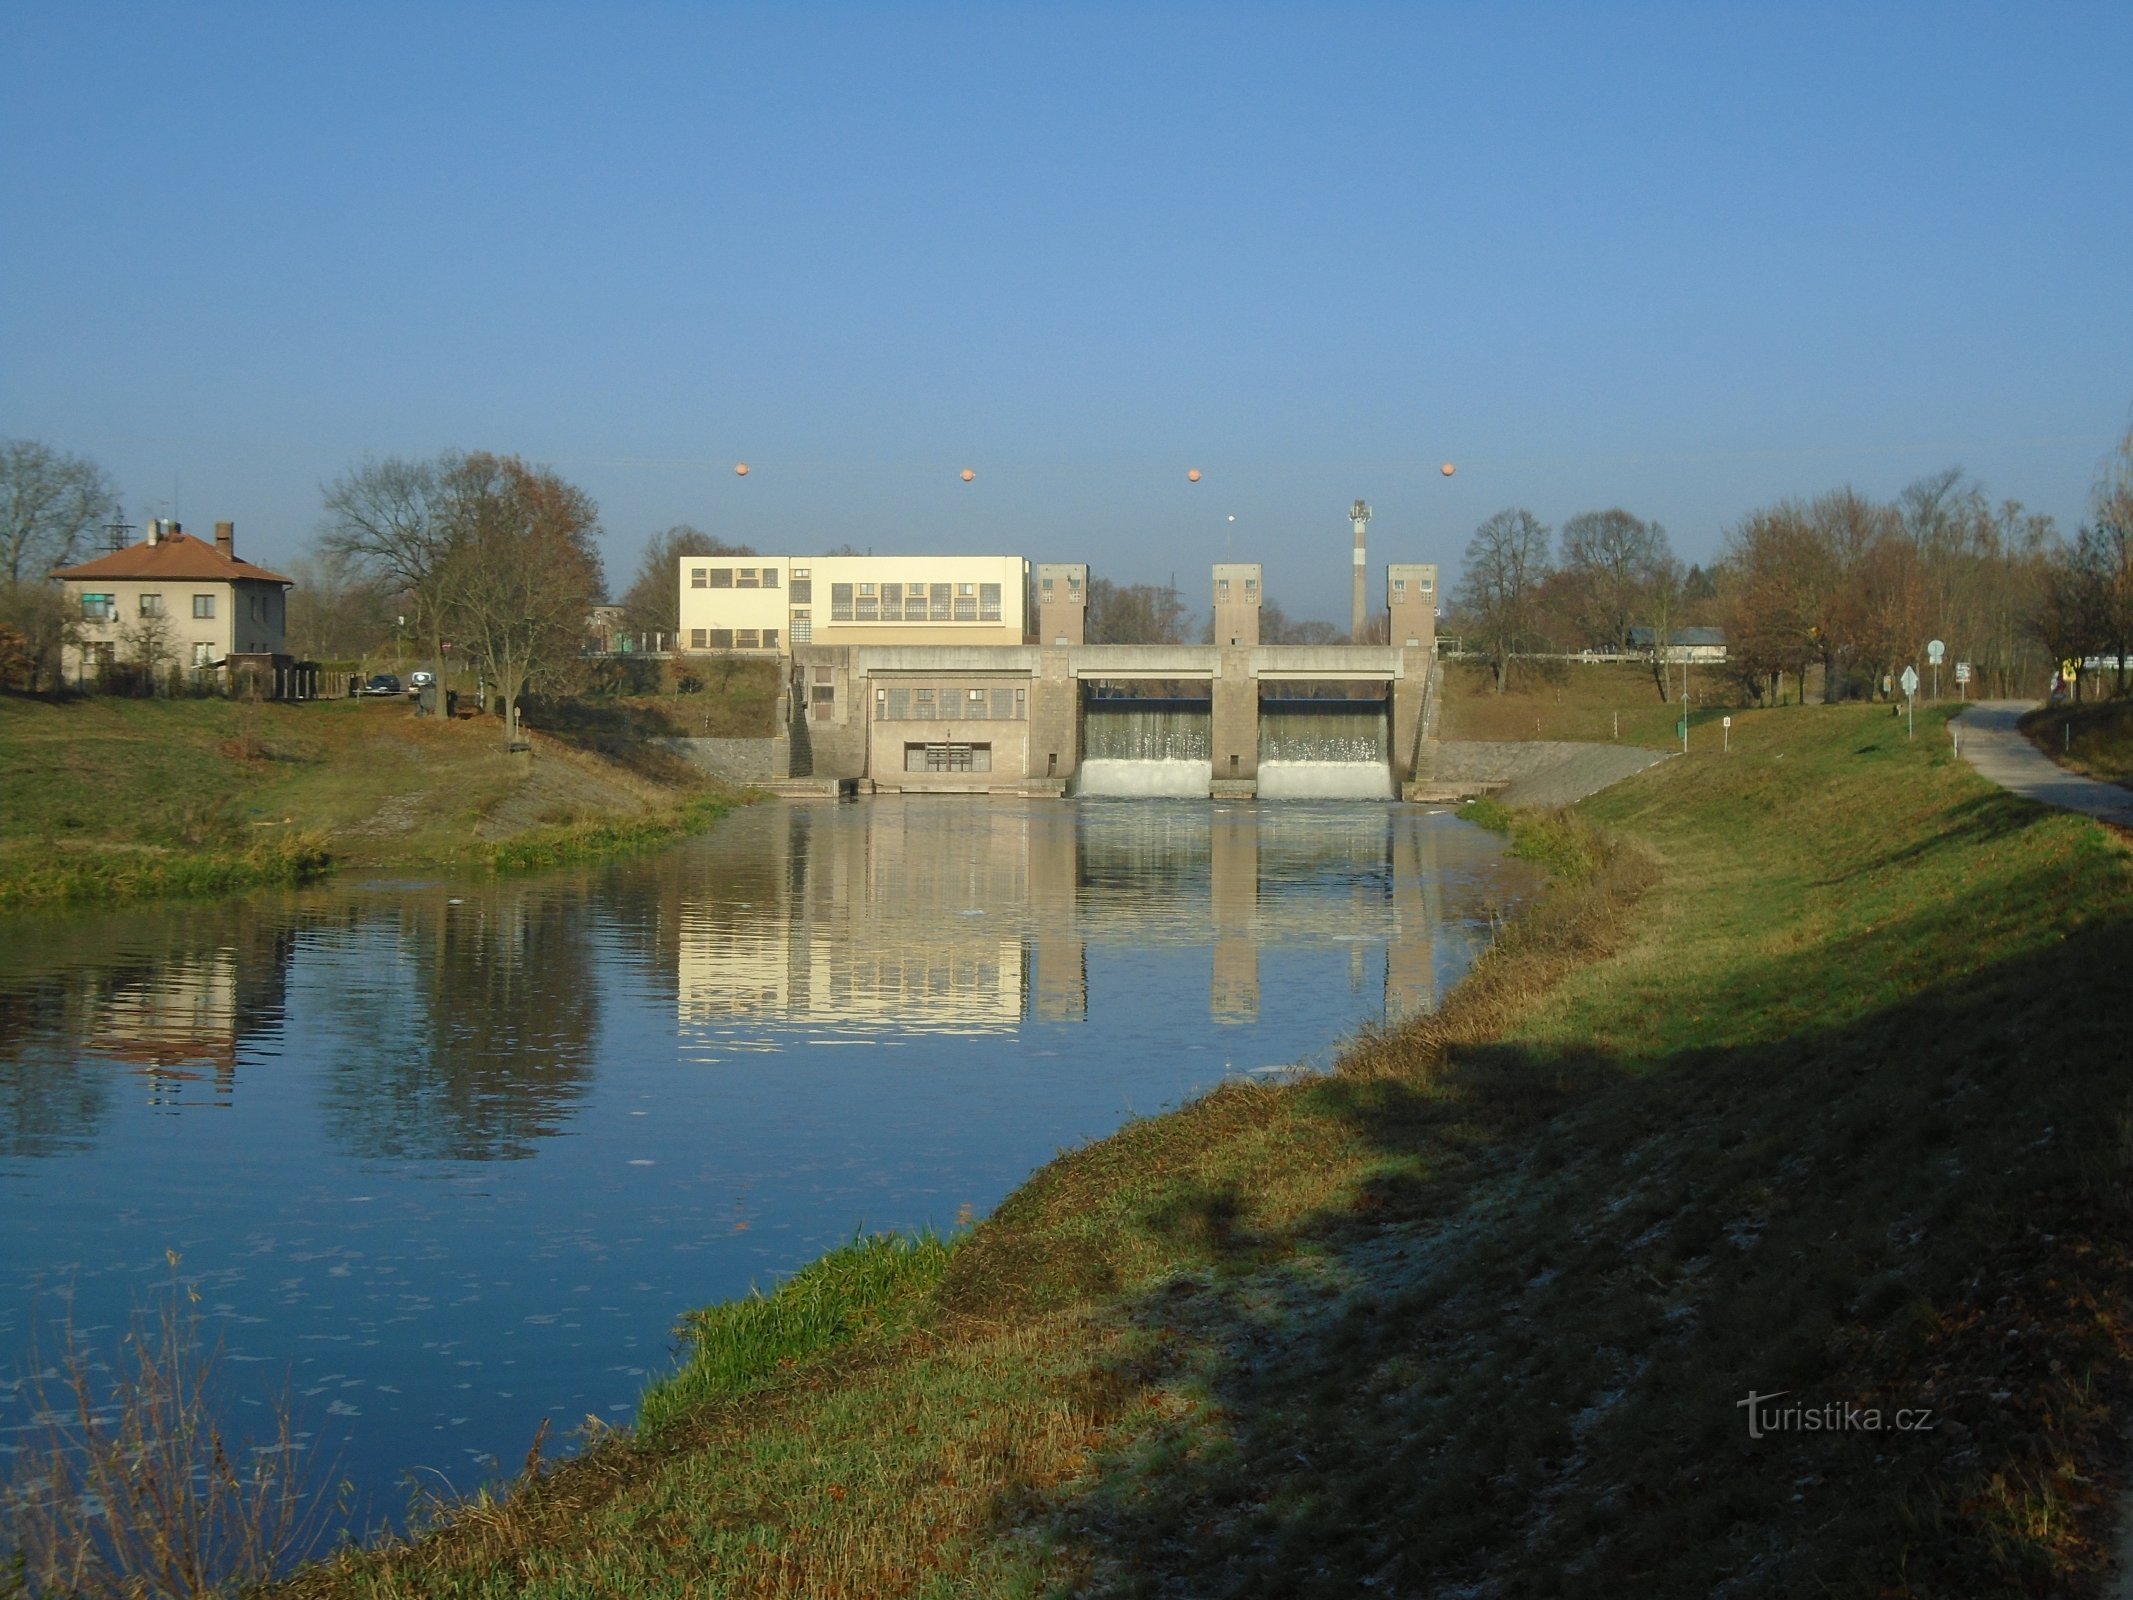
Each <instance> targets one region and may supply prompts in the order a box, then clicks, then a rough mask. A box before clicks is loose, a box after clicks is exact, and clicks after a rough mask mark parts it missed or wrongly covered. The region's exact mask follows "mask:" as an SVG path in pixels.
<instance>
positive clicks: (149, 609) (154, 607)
mask: <svg viewBox="0 0 2133 1600" xmlns="http://www.w3.org/2000/svg"><path fill="white" fill-rule="evenodd" d="M162 614H163V597H162V596H161V595H159V594H144V595H142V596H141V615H142V616H144V617H160V616H161V615H162Z"/></svg>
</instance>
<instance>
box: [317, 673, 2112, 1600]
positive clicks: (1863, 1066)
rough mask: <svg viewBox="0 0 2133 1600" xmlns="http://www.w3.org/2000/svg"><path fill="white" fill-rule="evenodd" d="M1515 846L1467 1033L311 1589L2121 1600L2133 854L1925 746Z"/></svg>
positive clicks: (1259, 1100) (920, 1277)
mask: <svg viewBox="0 0 2133 1600" xmlns="http://www.w3.org/2000/svg"><path fill="white" fill-rule="evenodd" d="M1508 821H1509V825H1510V827H1511V829H1512V831H1513V837H1514V840H1517V841H1520V842H1521V843H1525V842H1530V843H1531V845H1532V847H1533V848H1536V849H1538V850H1540V851H1541V852H1542V853H1543V858H1544V859H1547V860H1549V861H1551V862H1552V863H1553V864H1554V866H1555V868H1556V871H1557V880H1556V882H1555V885H1554V887H1553V888H1552V889H1551V890H1550V892H1549V895H1548V897H1547V898H1546V899H1545V900H1544V901H1543V902H1542V903H1541V904H1540V905H1539V906H1538V907H1537V908H1535V909H1534V911H1533V912H1532V913H1531V914H1529V915H1528V916H1527V917H1525V918H1524V919H1523V920H1521V921H1520V922H1518V923H1516V924H1514V925H1512V926H1511V928H1510V929H1508V930H1507V931H1506V933H1505V934H1504V936H1503V937H1502V938H1501V939H1500V940H1499V941H1498V943H1497V945H1496V946H1495V948H1494V949H1493V950H1491V951H1490V952H1489V953H1488V955H1487V956H1486V957H1485V958H1484V959H1483V961H1482V962H1481V963H1480V964H1479V966H1478V967H1477V968H1476V970H1475V972H1474V974H1473V975H1472V976H1470V978H1469V979H1468V980H1467V981H1466V982H1465V983H1463V984H1462V985H1461V986H1460V987H1459V988H1458V989H1457V990H1455V991H1454V992H1453V994H1452V995H1451V996H1450V997H1449V999H1448V1001H1447V1004H1446V1006H1445V1007H1444V1009H1443V1010H1442V1011H1441V1012H1440V1013H1438V1014H1437V1015H1435V1016H1432V1017H1428V1018H1422V1019H1417V1020H1415V1021H1414V1022H1412V1023H1410V1024H1408V1025H1405V1026H1403V1027H1400V1028H1391V1029H1382V1030H1372V1031H1368V1032H1366V1033H1365V1034H1364V1035H1362V1036H1360V1037H1359V1038H1357V1039H1355V1040H1353V1041H1351V1042H1350V1044H1349V1046H1348V1048H1347V1049H1346V1050H1345V1051H1344V1052H1343V1054H1342V1057H1341V1059H1340V1061H1339V1064H1338V1067H1337V1070H1336V1071H1335V1072H1334V1073H1333V1074H1331V1075H1330V1076H1328V1077H1325V1078H1323V1079H1319V1080H1314V1081H1309V1082H1304V1083H1299V1084H1294V1085H1289V1086H1269V1085H1264V1084H1256V1083H1255V1084H1234V1085H1230V1086H1227V1087H1224V1088H1223V1089H1221V1090H1219V1091H1217V1092H1216V1093H1214V1094H1211V1095H1209V1096H1208V1097H1206V1098H1205V1099H1203V1100H1201V1101H1199V1102H1196V1103H1195V1104H1193V1105H1191V1106H1189V1107H1186V1108H1184V1109H1183V1110H1181V1111H1179V1112H1177V1113H1175V1114H1172V1115H1169V1116H1164V1117H1158V1118H1151V1119H1148V1120H1145V1121H1140V1122H1135V1123H1133V1124H1131V1125H1130V1126H1128V1127H1126V1128H1125V1129H1123V1130H1121V1131H1120V1132H1119V1133H1118V1134H1116V1135H1115V1136H1113V1137H1111V1138H1109V1139H1105V1140H1102V1141H1099V1142H1098V1143H1096V1144H1093V1145H1091V1146H1088V1147H1087V1148H1085V1149H1082V1150H1077V1151H1074V1152H1070V1153H1068V1154H1066V1155H1063V1156H1061V1157H1060V1158H1059V1159H1057V1160H1056V1161H1054V1162H1052V1163H1051V1164H1049V1165H1048V1166H1047V1167H1046V1168H1045V1169H1044V1170H1043V1171H1041V1172H1040V1173H1038V1174H1037V1175H1036V1176H1035V1177H1034V1178H1033V1179H1032V1180H1031V1181H1030V1182H1029V1183H1027V1184H1026V1185H1024V1186H1023V1187H1022V1188H1021V1189H1020V1190H1018V1191H1017V1192H1016V1193H1015V1194H1014V1195H1012V1196H1011V1197H1009V1199H1008V1200H1007V1201H1006V1202H1005V1203H1003V1204H1002V1205H1001V1207H1000V1208H999V1210H998V1211H997V1212H996V1213H995V1214H994V1215H993V1216H992V1217H990V1218H988V1219H986V1220H985V1221H983V1222H982V1223H980V1224H979V1225H978V1226H977V1227H976V1228H975V1229H974V1230H973V1231H972V1232H971V1234H970V1235H969V1236H968V1237H967V1239H964V1240H962V1241H961V1242H959V1243H958V1244H957V1246H956V1248H955V1249H954V1250H953V1251H952V1252H950V1253H948V1254H947V1256H946V1260H945V1270H944V1271H942V1272H941V1274H940V1276H939V1279H938V1283H937V1285H936V1286H934V1287H932V1288H930V1289H928V1288H927V1287H926V1286H925V1281H924V1276H925V1275H924V1274H923V1273H917V1274H914V1277H913V1279H912V1280H911V1281H909V1282H908V1283H907V1284H905V1285H902V1286H900V1287H894V1288H890V1289H885V1290H883V1291H881V1293H882V1294H883V1296H884V1297H885V1298H884V1302H883V1303H885V1304H888V1305H891V1306H893V1308H894V1311H893V1314H883V1315H881V1316H879V1317H878V1318H876V1319H874V1320H873V1321H871V1322H869V1321H867V1320H866V1318H865V1317H863V1316H862V1317H858V1318H854V1317H852V1316H849V1315H847V1314H845V1311H844V1310H843V1309H842V1308H844V1307H846V1306H847V1305H848V1304H849V1303H850V1301H851V1299H854V1298H863V1294H864V1292H856V1293H855V1292H853V1291H848V1290H845V1289H843V1288H839V1287H837V1286H836V1285H834V1284H832V1283H829V1282H825V1284H824V1285H823V1293H822V1300H823V1303H824V1305H825V1306H826V1308H827V1309H826V1310H825V1311H824V1312H823V1313H822V1314H821V1315H820V1316H818V1317H816V1318H815V1320H814V1321H813V1322H812V1323H810V1322H809V1321H808V1319H807V1318H805V1317H801V1316H799V1315H798V1310H799V1308H798V1305H797V1303H796V1304H795V1306H794V1307H792V1308H791V1310H790V1316H791V1321H790V1322H789V1323H788V1322H782V1321H781V1320H780V1319H781V1318H784V1317H786V1316H788V1313H787V1312H777V1313H773V1312H771V1311H769V1310H742V1311H734V1310H731V1309H730V1308H729V1309H728V1310H726V1311H723V1312H718V1313H713V1314H711V1315H709V1316H708V1317H707V1318H705V1319H703V1321H702V1324H701V1325H702V1326H703V1327H705V1328H706V1329H715V1330H717V1331H716V1334H715V1341H716V1348H718V1349H719V1350H721V1351H724V1352H726V1354H724V1355H721V1356H720V1357H719V1358H718V1359H719V1360H720V1361H721V1362H725V1363H727V1365H725V1366H723V1367H721V1368H719V1370H720V1371H721V1372H725V1373H731V1374H737V1376H734V1377H716V1378H713V1379H711V1380H709V1381H707V1384H706V1389H705V1398H704V1399H702V1400H701V1401H700V1402H699V1401H696V1400H694V1399H692V1398H689V1397H686V1396H683V1395H677V1394H672V1393H671V1392H670V1393H669V1394H668V1396H667V1398H665V1399H663V1400H662V1401H660V1402H659V1404H660V1405H661V1406H662V1407H664V1408H665V1409H664V1410H662V1411H661V1412H660V1413H659V1416H658V1425H657V1427H656V1428H653V1429H648V1430H647V1433H646V1435H645V1436H643V1437H639V1438H633V1439H612V1440H609V1441H607V1442H605V1443H603V1444H602V1445H601V1446H600V1447H599V1448H596V1449H594V1450H592V1451H591V1452H590V1453H589V1454H588V1455H587V1456H586V1457H585V1458H584V1459H583V1460H581V1461H578V1462H574V1463H571V1464H569V1465H566V1466H564V1467H563V1468H561V1469H560V1470H558V1471H557V1472H555V1473H554V1474H553V1475H552V1476H551V1477H549V1478H546V1479H544V1480H543V1481H541V1482H540V1483H538V1484H535V1485H529V1486H527V1487H526V1488H525V1489H524V1490H522V1491H521V1492H519V1493H516V1494H514V1495H512V1496H510V1497H509V1498H508V1499H506V1500H504V1501H502V1502H500V1503H483V1504H480V1505H477V1506H474V1507H470V1508H468V1509H467V1510H465V1511H464V1512H463V1513H461V1514H460V1515H459V1516H457V1517H455V1518H453V1519H452V1520H451V1522H450V1523H449V1525H448V1526H446V1527H444V1528H443V1529H441V1530H440V1531H439V1532H438V1533H437V1534H436V1535H435V1536H433V1537H432V1538H430V1539H427V1540H423V1541H418V1542H417V1543H415V1544H413V1545H411V1546H407V1547H404V1548H399V1549H395V1550H391V1551H386V1552H380V1553H376V1554H369V1555H353V1554H351V1555H349V1556H346V1557H344V1558H342V1559H341V1560H340V1561H338V1562H337V1563H335V1564H334V1565H332V1566H330V1567H328V1568H324V1569H320V1570H318V1571H316V1572H314V1573H312V1574H309V1575H307V1576H306V1577H305V1578H304V1579H303V1580H301V1581H300V1583H299V1585H298V1586H297V1587H298V1589H299V1590H300V1591H301V1592H303V1593H306V1594H326V1593H333V1594H362V1595H366V1596H373V1595H376V1596H382V1595H412V1594H436V1595H447V1594H450V1595H469V1594H501V1593H505V1592H530V1593H537V1594H558V1595H560V1594H588V1593H596V1592H597V1593H630V1594H647V1595H650V1594H695V1595H789V1594H852V1595H859V1594H919V1595H949V1594H965V1593H982V1594H1016V1593H1028V1594H1035V1593H1046V1592H1051V1593H1092V1592H1093V1593H1165V1592H1175V1593H1186V1592H1191V1593H1266V1594H1274V1593H1281V1594H1297V1595H1310V1594H1328V1595H1347V1594H1354V1593H1358V1592H1362V1591H1364V1590H1365V1589H1366V1588H1368V1587H1372V1586H1375V1587H1376V1588H1378V1589H1380V1590H1384V1591H1391V1592H1401V1593H1436V1592H1446V1591H1450V1590H1457V1589H1473V1590H1477V1591H1479V1592H1486V1593H1490V1594H1492V1595H1504V1596H1519V1595H1548V1594H1565V1593H1569V1594H1632V1593H1633V1594H1638V1595H1651V1596H1682V1597H1687V1596H1703V1595H1708V1594H1710V1593H1713V1592H1719V1591H1723V1592H1727V1593H1733V1594H1742V1595H1773V1596H1777V1595H1795V1594H1824V1593H1829V1594H1858V1595H1980V1594H2000V1593H2068V1594H2079V1593H2093V1592H2097V1591H2098V1586H2099V1584H2100V1583H2101V1581H2102V1576H2103V1573H2104V1570H2105V1566H2106V1561H2107V1557H2108V1550H2109V1544H2110V1539H2111V1521H2112V1510H2113V1506H2114V1503H2115V1496H2116V1494H2117V1491H2118V1488H2119V1486H2120V1485H2121V1484H2122V1483H2123V1481H2124V1479H2123V1469H2122V1464H2121V1463H2122V1457H2123V1445H2122V1425H2121V1422H2120V1418H2121V1417H2122V1416H2123V1415H2124V1410H2125V1407H2126V1406H2127V1405H2128V1403H2129V1402H2133V1326H2129V1323H2128V1319H2127V1307H2128V1305H2129V1304H2133V1262H2129V1259H2128V1253H2127V1250H2126V1248H2125V1243H2124V1241H2125V1237H2126V1234H2127V1231H2128V1223H2129V1221H2133V1074H2129V1073H2128V1071H2127V1069H2126V1068H2125V1067H2124V1066H2123V1064H2122V1058H2123V1055H2124V1049H2123V1035H2122V1024H2121V1022H2120V1015H2121V1008H2120V1007H2119V1006H2118V1005H2117V1003H2116V999H2115V989H2114V988H2113V987H2112V986H2113V985H2114V984H2115V983H2116V982H2117V978H2116V974H2117V973H2119V972H2121V971H2122V970H2123V969H2124V968H2125V966H2126V965H2127V963H2128V962H2129V960H2133V918H2129V914H2128V907H2129V906H2133V895H2129V891H2133V869H2129V859H2128V855H2127V853H2126V851H2125V849H2124V848H2123V846H2122V845H2121V844H2119V843H2118V842H2116V841H2115V840H2114V838H2113V837H2112V836H2111V835H2110V834H2109V833H2107V832H2106V831H2105V830H2103V829H2102V828H2100V827H2098V826H2096V825H2095V824H2093V823H2090V822H2087V821H2085V820H2082V819H2078V818H2073V817H2067V816H2062V815H2057V814H2053V813H2047V812H2044V811H2042V810H2040V809H2038V808H2036V807H2034V806H2031V805H2029V804H2027V803H2025V802H2021V801H2017V800H2013V799H2011V798H2009V797H2007V796H2005V795H2003V794H2001V793H1999V792H1997V791H1994V790H1992V789H1990V788H1988V787H1987V786H1986V785H1985V784H1984V783H1983V782H1982V780H1980V779H1978V778H1977V777H1976V776H1975V774H1973V773H1972V772H1970V771H1969V770H1968V768H1967V767H1966V766H1964V765H1963V764H1961V763H1959V762H1956V761H1954V760H1952V759H1951V757H1950V754H1949V751H1948V746H1947V741H1945V740H1944V739H1938V738H1927V737H1925V736H1923V734H1922V735H1921V736H1920V737H1919V738H1918V739H1917V740H1915V741H1908V742H1907V741H1905V740H1904V738H1903V733H1902V728H1901V725H1900V724H1897V723H1894V722H1893V721H1892V719H1890V718H1889V717H1888V716H1887V714H1886V712H1885V711H1884V710H1881V709H1879V708H1831V709H1822V708H1811V709H1807V710H1798V709H1793V710H1785V711H1772V712H1759V713H1746V714H1741V715H1739V716H1738V718H1737V723H1736V728H1735V739H1734V743H1733V749H1732V751H1731V753H1730V754H1723V755H1722V754H1720V753H1719V752H1718V751H1717V750H1716V749H1710V750H1698V751H1697V752H1696V753H1694V754H1692V755H1691V756H1689V757H1687V758H1685V759H1683V760H1679V761H1670V762H1666V763H1663V764H1662V765H1660V766H1658V767H1655V768H1653V769H1651V770H1650V771H1649V772H1647V773H1644V774H1642V775H1640V776H1639V777H1637V778H1635V779H1632V780H1630V781H1629V782H1627V783H1625V784H1623V785H1620V786H1618V787H1617V788H1616V789H1613V790H1610V791H1608V792H1607V793H1606V794H1605V795H1603V796H1600V797H1598V798H1596V799H1595V800H1594V801H1592V802H1589V803H1588V804H1587V805H1586V806H1585V807H1583V808H1580V811H1579V812H1577V813H1572V814H1570V815H1568V816H1563V815H1558V816H1553V817H1546V818H1539V819H1536V818H1533V817H1530V816H1516V817H1512V818H1510V819H1508ZM929 1270H930V1269H929ZM805 1276H806V1275H805V1274H802V1277H803V1278H804V1277H805ZM799 1281H800V1280H799V1279H796V1280H794V1282H795V1283H798V1282H799ZM787 1287H788V1288H789V1287H791V1285H788V1286H787ZM784 1292H785V1290H784V1289H781V1290H780V1291H779V1292H778V1294H774V1295H772V1296H770V1297H769V1298H768V1300H766V1301H762V1302H754V1303H752V1304H754V1305H756V1306H758V1307H768V1306H774V1305H776V1303H777V1301H778V1298H779V1295H782V1294H783V1293H784ZM800 1298H801V1299H804V1298H805V1296H801V1297H800ZM810 1326H811V1327H814V1328H817V1329H820V1328H824V1327H829V1328H835V1329H839V1330H852V1331H850V1332H849V1333H848V1335H847V1334H843V1333H840V1334H839V1335H838V1336H837V1337H835V1338H834V1339H833V1340H832V1342H830V1343H829V1344H828V1345H827V1347H824V1346H822V1345H819V1344H812V1343H810V1341H811V1340H813V1339H814V1338H815V1337H816V1335H815V1334H811V1333H808V1332H806V1331H805V1329H806V1328H807V1327H810ZM795 1328H798V1329H801V1330H802V1331H799V1332H793V1331H791V1330H792V1329H795ZM810 1352H811V1353H810ZM788 1361H789V1362H790V1364H789V1365H788V1364H786V1363H787V1362H788ZM1751 1389H1752V1390H1756V1391H1758V1392H1761V1393H1763V1394H1766V1395H1767V1394H1771V1393H1773V1392H1775V1391H1780V1390H1782V1391H1786V1392H1787V1394H1788V1395H1789V1396H1790V1397H1792V1398H1794V1399H1796V1400H1798V1401H1799V1402H1800V1403H1802V1404H1811V1405H1852V1406H1855V1407H1859V1408H1862V1409H1871V1410H1875V1411H1877V1412H1881V1413H1884V1414H1886V1415H1887V1416H1888V1417H1889V1418H1890V1419H1891V1420H1893V1415H1894V1411H1895V1410H1896V1409H1897V1408H1899V1407H1902V1408H1921V1409H1926V1410H1930V1411H1931V1412H1932V1413H1933V1417H1934V1423H1935V1425H1934V1428H1933V1430H1932V1431H1931V1432H1930V1433H1921V1434H1917V1435H1905V1436H1898V1435H1896V1434H1894V1433H1893V1432H1883V1433H1877V1434H1863V1433H1813V1434H1809V1433H1792V1434H1776V1435H1772V1436H1770V1437H1766V1438H1765V1439H1762V1440H1754V1439H1750V1438H1749V1437H1748V1434H1747V1430H1746V1426H1745V1419H1744V1416H1743V1413H1742V1412H1741V1410H1740V1409H1739V1404H1738V1403H1739V1401H1740V1400H1741V1399H1742V1398H1743V1397H1744V1396H1745V1395H1746V1394H1747V1393H1748V1392H1749V1391H1750V1390H1751Z"/></svg>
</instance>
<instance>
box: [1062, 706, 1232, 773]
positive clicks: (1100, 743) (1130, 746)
mask: <svg viewBox="0 0 2133 1600" xmlns="http://www.w3.org/2000/svg"><path fill="white" fill-rule="evenodd" d="M1082 739H1083V749H1082V761H1081V770H1080V772H1079V773H1078V774H1076V778H1075V784H1074V787H1075V790H1076V791H1077V792H1078V793H1081V794H1097V795H1204V794H1206V793H1207V791H1208V786H1209V784H1210V782H1211V781H1212V779H1213V776H1214V754H1213V744H1214V740H1213V727H1212V710H1211V706H1210V702H1208V701H1206V700H1105V699H1091V700H1090V701H1089V702H1088V706H1087V709H1086V713H1085V715H1084V716H1083V719H1082Z"/></svg>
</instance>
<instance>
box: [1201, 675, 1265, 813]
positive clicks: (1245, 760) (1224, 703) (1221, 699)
mask: <svg viewBox="0 0 2133 1600" xmlns="http://www.w3.org/2000/svg"><path fill="white" fill-rule="evenodd" d="M1220 654H1221V666H1220V668H1219V670H1218V672H1217V675H1216V677H1215V681H1214V708H1213V722H1214V726H1213V741H1214V742H1213V748H1212V751H1211V753H1212V755H1213V756H1214V763H1215V779H1216V781H1217V782H1220V781H1221V780H1223V779H1225V778H1256V777H1258V776H1259V684H1258V682H1257V680H1255V679H1254V678H1253V677H1252V672H1251V658H1252V652H1251V650H1250V649H1249V648H1246V647H1243V646H1239V647H1238V648H1236V649H1234V650H1232V649H1227V648H1225V649H1223V650H1222V651H1221V652H1220Z"/></svg>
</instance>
